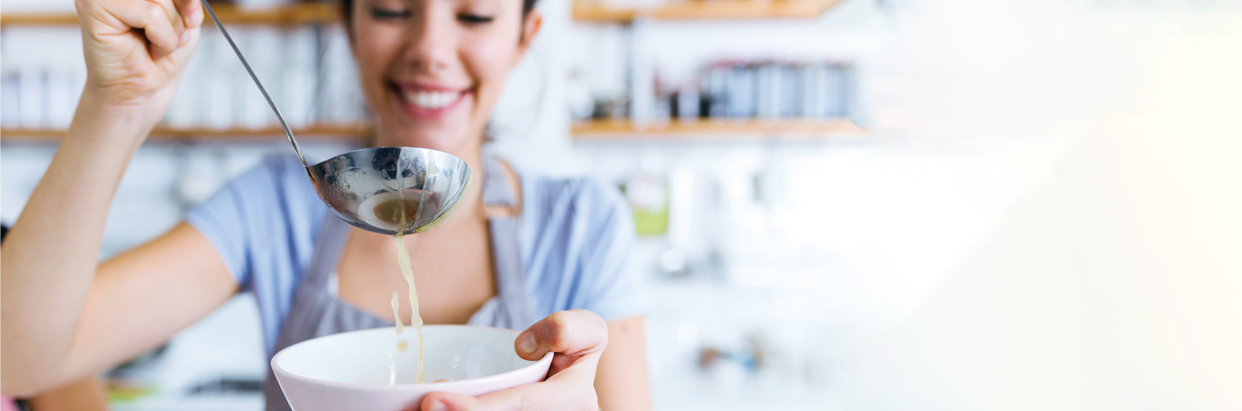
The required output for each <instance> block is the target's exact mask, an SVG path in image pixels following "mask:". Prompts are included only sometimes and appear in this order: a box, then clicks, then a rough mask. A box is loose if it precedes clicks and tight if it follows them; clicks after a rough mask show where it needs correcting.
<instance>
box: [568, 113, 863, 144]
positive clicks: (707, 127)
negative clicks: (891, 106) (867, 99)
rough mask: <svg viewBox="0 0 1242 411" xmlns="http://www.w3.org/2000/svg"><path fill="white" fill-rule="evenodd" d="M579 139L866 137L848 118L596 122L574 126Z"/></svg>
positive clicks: (576, 136) (574, 133) (576, 137)
mask: <svg viewBox="0 0 1242 411" xmlns="http://www.w3.org/2000/svg"><path fill="white" fill-rule="evenodd" d="M572 133H573V135H574V138H575V139H580V140H584V139H590V140H623V139H653V138H656V139H718V138H729V137H761V138H804V139H828V138H833V139H856V138H860V137H863V136H864V133H863V131H862V130H861V129H859V128H858V126H856V125H854V123H852V122H850V121H849V120H848V119H845V118H833V119H823V120H810V119H787V120H727V119H726V120H695V121H671V122H667V123H654V124H649V125H645V126H639V125H637V124H634V123H633V122H631V121H627V120H592V121H589V122H585V123H578V124H575V125H574V126H573V130H572Z"/></svg>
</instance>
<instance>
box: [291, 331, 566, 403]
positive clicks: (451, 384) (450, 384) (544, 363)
mask: <svg viewBox="0 0 1242 411" xmlns="http://www.w3.org/2000/svg"><path fill="white" fill-rule="evenodd" d="M429 327H430V328H480V329H490V330H497V331H503V332H506V333H513V334H519V332H518V331H514V330H510V329H507V328H500V327H487V326H477V325H462V324H430V325H424V326H423V328H429ZM389 328H396V326H390V327H376V328H368V329H365V330H354V331H347V332H343V333H336V334H329V335H322V336H319V337H315V338H311V339H308V340H303V341H299V342H297V343H295V344H293V345H290V346H288V347H285V348H284V349H281V350H280V352H277V353H276V355H273V356H272V360H271V361H270V366H271V368H272V374H273V375H281V374H283V376H284V377H287V378H292V379H296V380H301V381H304V382H308V383H314V384H319V385H328V386H334V387H339V388H363V389H369V390H383V391H405V390H409V389H410V388H411V387H430V386H435V387H444V388H455V387H466V386H471V385H476V384H479V383H487V382H492V381H497V380H503V379H507V378H508V377H511V376H512V375H513V374H518V373H522V372H525V371H527V369H530V368H535V367H542V368H544V369H545V370H546V369H550V368H551V366H552V357H553V355H554V354H555V353H553V352H548V353H547V354H544V356H543V358H540V359H539V361H535V362H534V363H532V364H528V365H526V366H524V367H521V368H518V369H516V370H511V371H505V372H502V373H500V374H492V375H488V376H484V377H478V378H467V379H464V380H456V381H445V382H423V383H405V384H393V385H380V384H364V383H360V382H341V381H329V380H324V379H319V378H311V377H305V376H301V375H298V374H294V373H292V372H290V371H289V370H286V369H284V368H283V367H281V366H279V365H277V360H278V359H280V356H281V355H282V354H285V350H288V349H290V348H293V347H295V346H298V345H301V344H303V343H306V342H310V341H312V340H315V339H316V338H323V337H331V336H336V335H343V334H352V333H361V332H373V331H374V330H382V329H389ZM524 360H525V359H524ZM545 379H547V371H544V375H543V377H541V378H540V379H539V381H540V382H542V381H543V380H545ZM276 382H277V384H279V383H280V379H279V378H277V380H276ZM281 391H284V389H283V388H282V389H281ZM432 391H444V390H442V389H439V388H437V389H434V390H432Z"/></svg>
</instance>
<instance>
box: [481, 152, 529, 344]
mask: <svg viewBox="0 0 1242 411" xmlns="http://www.w3.org/2000/svg"><path fill="white" fill-rule="evenodd" d="M483 163H484V166H483V204H484V205H502V206H510V207H511V206H514V205H515V203H516V202H517V201H516V199H517V196H516V195H515V194H514V191H513V188H512V187H510V186H509V181H508V179H506V178H505V175H504V169H503V168H502V167H504V166H502V165H501V164H500V161H499V160H497V159H496V157H494V156H491V155H484V156H483ZM519 227H520V225H519V224H518V219H517V217H513V216H503V217H502V216H491V217H489V218H488V228H489V229H490V230H491V237H492V264H493V269H494V270H495V271H496V291H497V293H496V294H497V297H499V301H498V302H499V303H500V304H499V305H498V307H496V311H495V312H494V314H495V316H496V318H494V319H493V321H492V323H493V324H494V325H495V326H499V327H503V328H509V329H516V330H521V329H525V328H526V327H529V326H530V325H531V324H534V323H535V321H538V317H537V316H536V315H535V307H534V303H533V302H532V301H531V298H530V295H529V294H527V292H526V267H525V266H524V265H523V264H522V248H521V242H520V241H519V240H520V237H521V236H520V235H519V234H520V229H519ZM480 311H488V310H480Z"/></svg>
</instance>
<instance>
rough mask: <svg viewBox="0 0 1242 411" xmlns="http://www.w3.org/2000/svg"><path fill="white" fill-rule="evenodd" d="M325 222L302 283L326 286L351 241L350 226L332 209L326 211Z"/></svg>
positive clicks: (318, 286)
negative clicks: (346, 244) (346, 245)
mask: <svg viewBox="0 0 1242 411" xmlns="http://www.w3.org/2000/svg"><path fill="white" fill-rule="evenodd" d="M324 214H325V215H324V220H323V224H322V225H321V226H320V227H321V228H320V229H319V237H318V238H316V239H315V253H314V254H312V255H311V260H310V264H309V265H307V267H306V271H305V273H306V277H305V278H303V279H302V285H303V286H308V287H314V288H324V287H326V286H327V284H328V282H329V281H330V280H331V279H332V275H333V273H335V272H336V268H337V266H339V265H340V262H341V255H343V254H344V253H345V243H346V242H348V241H349V227H350V225H349V224H347V223H345V220H341V218H340V217H337V216H336V214H334V213H333V212H332V211H331V210H328V212H327V213H324Z"/></svg>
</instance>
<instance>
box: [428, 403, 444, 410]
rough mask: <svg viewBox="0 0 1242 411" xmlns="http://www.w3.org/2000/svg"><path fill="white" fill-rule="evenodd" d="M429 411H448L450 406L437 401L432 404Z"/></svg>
mask: <svg viewBox="0 0 1242 411" xmlns="http://www.w3.org/2000/svg"><path fill="white" fill-rule="evenodd" d="M427 411H448V405H445V404H444V401H436V403H435V404H431V409H430V410H427Z"/></svg>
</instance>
